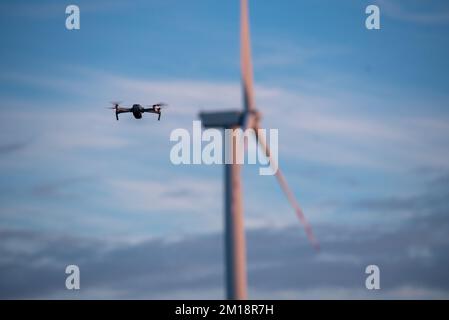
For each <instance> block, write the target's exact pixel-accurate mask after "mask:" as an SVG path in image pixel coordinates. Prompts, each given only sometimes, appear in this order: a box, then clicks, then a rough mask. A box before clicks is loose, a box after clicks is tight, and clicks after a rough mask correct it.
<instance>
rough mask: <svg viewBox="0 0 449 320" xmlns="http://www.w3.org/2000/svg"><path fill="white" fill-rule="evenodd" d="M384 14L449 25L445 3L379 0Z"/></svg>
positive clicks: (416, 21)
mask: <svg viewBox="0 0 449 320" xmlns="http://www.w3.org/2000/svg"><path fill="white" fill-rule="evenodd" d="M377 3H378V4H379V5H380V7H381V9H382V12H385V13H386V14H387V15H388V16H390V17H391V18H394V19H397V20H402V21H408V22H414V23H420V24H446V23H449V7H448V6H447V3H446V2H445V1H432V2H429V1H419V0H412V1H385V0H378V1H377Z"/></svg>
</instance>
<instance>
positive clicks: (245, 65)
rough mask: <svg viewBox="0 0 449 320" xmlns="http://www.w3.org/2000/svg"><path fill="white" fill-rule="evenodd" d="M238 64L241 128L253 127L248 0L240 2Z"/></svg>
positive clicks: (254, 106) (253, 105) (253, 103)
mask: <svg viewBox="0 0 449 320" xmlns="http://www.w3.org/2000/svg"><path fill="white" fill-rule="evenodd" d="M240 6H241V8H240V12H241V16H240V42H241V43H240V50H241V52H240V64H241V72H242V86H243V88H242V89H243V108H244V119H243V129H246V128H251V127H253V122H254V120H253V119H252V118H253V117H251V114H252V112H254V111H255V110H256V104H255V100H254V85H253V64H252V60H251V37H250V32H249V12H248V0H241V2H240Z"/></svg>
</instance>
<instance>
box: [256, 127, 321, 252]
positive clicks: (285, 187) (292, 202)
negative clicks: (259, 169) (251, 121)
mask: <svg viewBox="0 0 449 320" xmlns="http://www.w3.org/2000/svg"><path fill="white" fill-rule="evenodd" d="M257 129H258V128H257V127H256V128H255V133H256V139H257V141H258V143H259V144H260V146H261V148H262V150H263V153H264V154H265V155H266V156H267V157H268V159H269V161H270V165H272V163H273V161H274V160H273V158H272V157H271V154H270V149H269V148H268V146H267V144H266V142H265V140H264V138H263V137H262V136H259V134H258V130H257ZM275 175H276V178H277V180H278V182H279V185H280V186H281V189H282V191H283V192H284V194H285V195H286V197H287V199H288V201H289V202H290V205H291V206H292V207H293V209H294V210H295V212H296V215H297V216H298V219H299V221H300V222H301V224H302V225H303V227H304V229H305V231H306V235H307V238H308V239H309V241H310V243H311V244H312V245H313V247H314V248H315V249H316V250H319V249H320V244H319V242H318V240H317V239H316V238H315V235H314V233H313V230H312V227H311V226H310V224H309V222H308V221H307V219H306V216H305V215H304V212H303V211H302V209H301V206H300V205H299V203H298V201H297V200H296V198H295V195H294V194H293V191H292V190H291V189H290V187H289V185H288V183H287V180H286V179H285V176H284V175H283V174H282V171H281V169H279V167H278V169H277V171H276V173H275Z"/></svg>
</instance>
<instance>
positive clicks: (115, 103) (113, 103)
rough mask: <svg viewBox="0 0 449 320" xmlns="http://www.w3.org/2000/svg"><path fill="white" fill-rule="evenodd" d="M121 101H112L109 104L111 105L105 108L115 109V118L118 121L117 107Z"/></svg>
mask: <svg viewBox="0 0 449 320" xmlns="http://www.w3.org/2000/svg"><path fill="white" fill-rule="evenodd" d="M121 103H122V102H118V101H112V102H111V104H112V105H113V107H108V108H107V109H112V110H115V119H117V121H118V107H119V105H120V104H121Z"/></svg>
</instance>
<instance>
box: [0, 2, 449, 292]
mask: <svg viewBox="0 0 449 320" xmlns="http://www.w3.org/2000/svg"><path fill="white" fill-rule="evenodd" d="M73 3H74V4H77V5H78V6H79V7H80V11H81V29H80V30H76V31H68V30H67V29H66V28H65V19H66V14H65V8H66V6H67V5H69V4H72V3H69V2H65V1H39V2H37V1H2V2H1V3H0V36H1V48H0V70H1V72H0V111H1V113H0V114H1V116H0V177H1V179H0V298H75V299H77V298H138V299H147V298H148V299H154V298H157V299H165V298H168V299H174V298H190V299H194V298H208V299H210V298H217V299H221V298H223V297H224V281H223V280H224V269H223V264H224V262H223V254H224V253H223V208H222V207H223V186H222V183H223V179H222V178H223V168H222V167H220V166H218V165H216V166H205V165H202V166H194V165H192V166H175V165H172V164H171V162H170V159H169V154H170V149H171V147H172V146H173V145H174V143H173V142H170V140H169V136H170V132H171V131H172V130H173V129H176V128H186V129H188V130H189V131H190V130H191V128H192V120H197V119H198V112H199V111H201V110H210V111H213V110H222V109H229V108H231V109H239V108H241V104H242V98H241V92H240V65H239V63H240V60H239V3H238V1H237V0H232V1H206V0H192V1H179V0H178V1H175V0H164V1H162V0H161V1H115V0H108V1H106V0H99V1H76V2H73ZM369 4H377V5H379V7H380V10H381V30H378V31H369V30H367V29H366V28H365V19H366V17H367V15H366V14H365V8H366V6H367V5H369ZM250 15H251V35H252V49H253V63H254V77H255V83H256V103H257V106H258V109H259V110H260V111H261V112H262V113H263V125H264V127H265V128H276V129H279V161H280V166H281V168H282V169H283V171H284V173H285V175H286V177H287V179H288V181H289V183H290V186H291V187H292V189H293V190H294V192H295V194H296V195H297V197H298V199H299V202H300V203H301V205H302V207H303V209H304V211H305V214H306V216H307V217H308V219H309V221H310V223H311V224H312V226H313V228H314V231H315V233H316V235H317V238H318V240H319V241H320V243H321V247H322V250H321V251H320V252H319V253H317V252H315V251H314V250H313V248H312V247H311V246H310V244H309V243H308V242H307V239H306V237H305V235H304V230H303V228H302V227H301V225H300V224H299V222H298V221H297V218H296V216H295V213H294V211H293V210H292V209H291V208H290V207H289V205H288V203H287V201H286V199H285V197H284V195H283V194H282V193H281V191H280V188H279V186H278V185H277V182H276V180H275V178H274V177H271V176H259V175H258V167H257V166H251V165H246V166H245V167H244V170H243V174H242V175H243V187H244V208H245V226H246V231H247V253H248V277H249V297H250V298H269V299H284V298H285V299H296V298H300V299H310V298H330V299H339V298H343V299H344V298H362V299H365V298H366V299H378V298H384V299H387V298H430V299H432V298H438V299H440V298H449V272H448V270H449V237H448V235H449V203H448V201H447V200H448V199H449V161H448V159H449V105H448V104H449V102H448V101H449V99H448V96H449V72H448V71H449V59H448V58H447V57H448V56H449V40H448V39H449V37H448V33H449V4H448V2H447V1H436V0H435V1H418V0H410V1H399V0H390V1H388V0H384V1H375V0H372V1H355V0H353V1H350V0H344V1H343V0H342V1H330V0H329V1H325V0H302V1H296V0H295V1H293V0H290V1H287V0H282V1H275V0H265V1H257V2H256V1H254V0H253V1H250ZM114 100H119V101H124V103H125V105H126V104H128V105H129V104H133V103H142V104H153V103H156V102H159V101H164V102H167V103H169V104H170V108H169V109H167V110H166V112H164V113H163V115H162V119H161V121H160V122H158V121H156V117H154V116H152V115H144V119H142V120H140V121H137V120H135V119H134V118H132V117H131V116H126V115H123V116H121V119H120V121H118V122H117V121H116V120H115V117H114V114H113V112H112V111H111V110H106V109H105V107H108V106H109V104H108V103H109V101H114ZM69 264H76V265H78V266H79V267H80V269H81V290H79V291H76V292H73V291H68V290H66V289H65V278H66V274H65V273H64V270H65V267H66V266H67V265H69ZM369 264H376V265H378V266H379V267H380V270H381V290H379V291H375V292H374V291H368V290H366V289H365V277H366V275H365V273H364V271H365V267H366V266H367V265H369Z"/></svg>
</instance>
